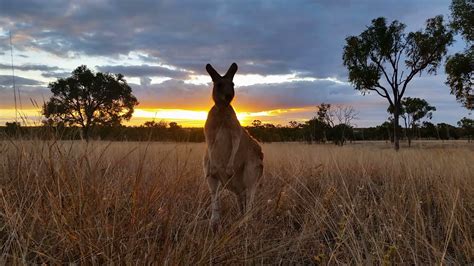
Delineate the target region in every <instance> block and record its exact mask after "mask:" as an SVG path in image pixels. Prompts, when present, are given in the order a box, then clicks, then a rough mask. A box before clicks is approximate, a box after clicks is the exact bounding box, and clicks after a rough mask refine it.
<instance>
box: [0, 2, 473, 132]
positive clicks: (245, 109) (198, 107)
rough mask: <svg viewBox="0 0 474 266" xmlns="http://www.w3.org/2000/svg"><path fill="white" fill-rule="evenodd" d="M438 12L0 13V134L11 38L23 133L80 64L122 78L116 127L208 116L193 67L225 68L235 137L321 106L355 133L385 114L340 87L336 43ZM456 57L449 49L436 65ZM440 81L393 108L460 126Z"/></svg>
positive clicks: (191, 8)
mask: <svg viewBox="0 0 474 266" xmlns="http://www.w3.org/2000/svg"><path fill="white" fill-rule="evenodd" d="M406 3H408V2H406ZM449 4H450V1H420V2H417V3H411V6H412V8H410V9H408V10H405V6H406V5H405V4H403V3H400V1H387V2H384V3H379V2H377V1H360V2H357V3H355V2H348V3H343V2H341V1H335V2H331V1H322V2H318V3H313V2H308V1H297V2H292V3H291V4H288V3H285V2H271V3H270V2H264V3H252V5H248V3H241V2H239V3H214V2H212V1H207V2H206V3H200V4H196V3H192V4H187V5H180V4H176V3H173V2H154V1H150V2H147V1H140V2H134V3H129V2H126V1H125V2H120V1H119V2H115V4H114V5H112V4H111V3H109V2H107V1H99V2H94V1H92V2H84V3H81V4H80V5H78V4H76V3H62V2H57V3H55V2H48V3H41V2H36V1H30V2H27V3H21V4H19V3H16V2H10V3H2V8H1V9H0V21H1V22H2V25H3V26H0V60H1V63H0V92H1V95H0V96H1V100H0V109H1V110H2V111H1V113H0V123H1V124H5V122H12V121H14V119H15V111H14V101H13V91H12V71H11V60H10V59H11V58H10V57H11V55H12V54H11V53H10V48H11V47H10V43H9V32H11V34H12V43H13V47H12V48H13V61H14V62H13V65H14V67H15V81H16V84H17V86H16V87H17V88H18V89H19V90H20V92H21V98H20V99H19V105H21V110H20V112H21V113H23V114H24V115H26V117H28V119H29V120H30V121H31V123H35V121H38V122H39V121H40V117H41V116H40V115H39V113H38V110H39V109H38V108H37V107H35V106H34V104H32V103H31V102H36V104H37V106H41V103H42V102H44V101H46V100H47V99H48V98H49V95H50V92H49V89H48V88H47V84H48V83H49V82H52V81H54V80H56V78H58V77H67V76H68V75H69V74H70V72H71V71H72V70H73V69H75V68H76V67H77V66H79V65H83V64H84V65H87V66H88V67H89V68H90V69H91V70H94V71H99V72H110V73H122V74H124V75H125V79H126V80H127V82H128V83H129V85H130V86H131V87H132V89H133V93H134V95H136V96H137V98H138V101H139V102H140V104H139V105H138V106H136V108H135V113H134V115H133V117H132V119H131V121H130V122H125V123H124V124H125V125H140V124H143V122H145V121H151V120H155V121H160V120H164V121H167V122H171V121H174V122H177V123H179V124H180V125H183V126H185V127H190V126H192V127H202V126H203V124H204V121H205V119H206V116H207V111H208V110H209V109H210V107H211V106H212V100H211V79H210V77H209V76H208V75H207V73H206V72H205V65H206V64H207V63H211V64H213V66H214V67H216V69H217V70H218V71H219V72H222V71H224V70H225V69H227V68H228V66H229V65H230V64H231V63H232V62H236V63H237V64H238V65H239V70H238V71H237V74H236V76H235V79H234V83H235V85H236V87H235V90H236V98H235V100H234V101H233V104H232V105H233V107H234V108H235V109H236V112H237V114H238V117H239V120H240V121H241V123H242V124H243V125H245V126H247V125H249V124H250V123H251V122H252V121H253V120H260V121H262V122H263V123H272V124H275V125H276V124H281V125H287V124H288V122H289V121H298V122H304V121H306V120H309V119H311V118H312V117H313V116H314V115H315V112H316V111H317V109H316V106H317V105H319V104H321V103H329V104H333V105H344V106H348V105H350V106H353V107H354V108H355V109H356V110H357V112H358V113H359V115H358V120H356V121H355V124H356V127H370V126H376V125H379V124H381V123H383V122H384V121H386V120H387V117H388V114H387V112H386V110H387V106H388V104H387V103H386V101H385V99H382V98H380V97H379V96H378V95H376V94H369V95H365V96H362V95H361V94H360V93H359V92H358V91H356V90H354V89H353V87H352V86H351V85H350V84H349V83H348V81H347V70H346V69H345V68H344V67H343V66H342V59H341V58H342V48H343V45H344V39H345V38H346V37H347V36H350V35H358V34H360V32H362V31H363V30H364V29H365V27H366V26H367V25H369V24H370V23H371V20H372V19H374V18H376V17H379V16H383V17H386V18H387V20H388V21H391V20H394V19H396V20H399V21H400V22H402V23H404V24H406V25H407V31H411V30H417V29H420V28H422V27H423V26H424V22H425V20H426V19H428V18H430V17H434V16H436V15H438V14H441V15H443V16H444V17H445V19H448V14H449ZM57 14H61V15H60V16H58V15H57ZM182 14H185V15H182ZM333 14H338V15H339V16H334V15H333ZM463 48H464V42H463V41H462V40H460V39H459V38H457V41H456V42H455V44H454V45H452V46H451V47H450V48H449V51H448V54H453V53H455V52H457V51H460V50H462V49H463ZM443 62H444V60H443ZM445 80H446V75H445V73H444V63H443V65H442V66H440V68H438V74H437V75H428V74H426V73H424V74H423V75H422V76H421V77H416V78H415V79H414V80H413V82H411V83H410V85H409V88H408V89H407V92H406V95H405V96H407V97H421V98H424V99H426V100H427V101H428V102H429V103H430V104H432V105H434V106H435V107H436V108H437V111H436V112H434V114H433V119H432V120H431V122H432V123H434V124H436V123H448V124H452V125H456V122H457V121H459V120H460V119H461V118H462V117H469V116H471V115H470V113H469V112H468V110H466V109H465V108H463V107H462V106H461V104H459V103H458V102H456V99H455V97H454V96H453V95H450V93H449V88H448V86H447V85H445V83H444V82H445Z"/></svg>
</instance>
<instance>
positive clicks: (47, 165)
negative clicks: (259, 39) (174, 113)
mask: <svg viewBox="0 0 474 266" xmlns="http://www.w3.org/2000/svg"><path fill="white" fill-rule="evenodd" d="M466 145H467V144H465V143H463V144H461V145H455V146H449V147H444V148H439V147H438V148H437V147H434V148H430V149H425V148H413V149H405V150H401V151H400V152H399V153H395V152H394V151H392V150H390V149H380V148H378V147H377V145H375V146H374V145H372V146H370V147H369V146H366V145H354V146H346V147H335V146H332V145H305V144H294V143H292V144H290V143H283V144H266V145H264V152H265V174H264V177H263V179H262V182H261V184H260V188H259V189H258V191H257V198H256V201H255V204H254V205H255V206H254V208H253V209H252V210H251V212H250V214H251V217H250V216H249V217H247V219H245V218H243V217H241V216H240V215H239V213H238V208H237V204H236V199H235V198H234V196H233V195H232V194H231V193H229V192H223V193H222V195H221V199H222V208H223V221H222V223H223V230H222V231H221V232H220V233H218V234H216V235H214V234H212V232H211V231H210V230H209V226H208V222H209V216H210V210H209V205H210V197H209V192H208V189H207V184H206V182H205V180H204V178H203V176H202V167H201V158H202V154H203V150H204V145H203V144H170V143H168V144H164V143H120V142H115V143H107V142H90V143H89V144H86V143H85V142H66V141H64V142H40V141H36V142H28V141H11V142H8V141H7V142H1V143H0V152H1V155H0V240H1V243H2V250H1V251H2V252H1V257H0V263H2V264H4V263H15V264H20V263H21V264H23V263H51V264H60V263H66V262H77V263H87V264H99V263H114V264H119V263H120V264H122V263H127V264H144V263H146V262H159V263H162V264H164V263H168V264H173V265H174V264H209V263H235V264H243V263H249V264H257V263H258V264H260V263H283V264H288V263H305V264H307V263H316V264H318V263H321V264H326V263H330V264H338V263H350V264H375V263H376V264H382V263H385V264H386V263H403V264H412V263H422V264H439V263H460V264H465V263H469V262H471V263H472V262H473V261H474V239H473V238H474V152H473V151H472V148H469V147H467V146H466ZM471 145H472V144H471Z"/></svg>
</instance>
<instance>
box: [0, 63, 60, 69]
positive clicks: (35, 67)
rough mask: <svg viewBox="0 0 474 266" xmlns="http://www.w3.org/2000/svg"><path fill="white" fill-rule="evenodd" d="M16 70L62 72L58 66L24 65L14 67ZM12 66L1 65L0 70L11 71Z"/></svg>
mask: <svg viewBox="0 0 474 266" xmlns="http://www.w3.org/2000/svg"><path fill="white" fill-rule="evenodd" d="M14 67H15V69H18V70H23V71H57V70H62V68H60V67H57V66H47V65H35V64H24V65H14ZM11 68H12V66H11V65H7V64H0V69H7V70H10V69H11Z"/></svg>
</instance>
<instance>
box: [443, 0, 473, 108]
mask: <svg viewBox="0 0 474 266" xmlns="http://www.w3.org/2000/svg"><path fill="white" fill-rule="evenodd" d="M451 15H452V20H451V23H450V26H451V28H452V29H453V30H454V31H455V32H457V33H460V34H461V36H462V37H463V39H464V40H465V41H466V43H467V48H466V50H465V51H463V52H462V53H456V54H454V55H453V56H450V57H448V60H447V61H446V68H445V70H446V74H447V80H446V84H447V85H448V86H449V87H450V88H451V94H454V95H455V96H456V99H457V100H458V101H459V102H460V103H462V104H463V105H464V106H465V107H466V108H467V109H469V110H474V90H473V89H472V86H473V85H474V1H473V0H453V2H452V4H451Z"/></svg>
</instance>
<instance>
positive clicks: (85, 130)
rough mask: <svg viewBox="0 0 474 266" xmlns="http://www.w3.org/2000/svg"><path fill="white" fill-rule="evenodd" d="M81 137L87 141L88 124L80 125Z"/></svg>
mask: <svg viewBox="0 0 474 266" xmlns="http://www.w3.org/2000/svg"><path fill="white" fill-rule="evenodd" d="M82 137H83V138H84V139H85V140H86V141H87V142H89V126H88V125H86V126H84V127H82Z"/></svg>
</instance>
